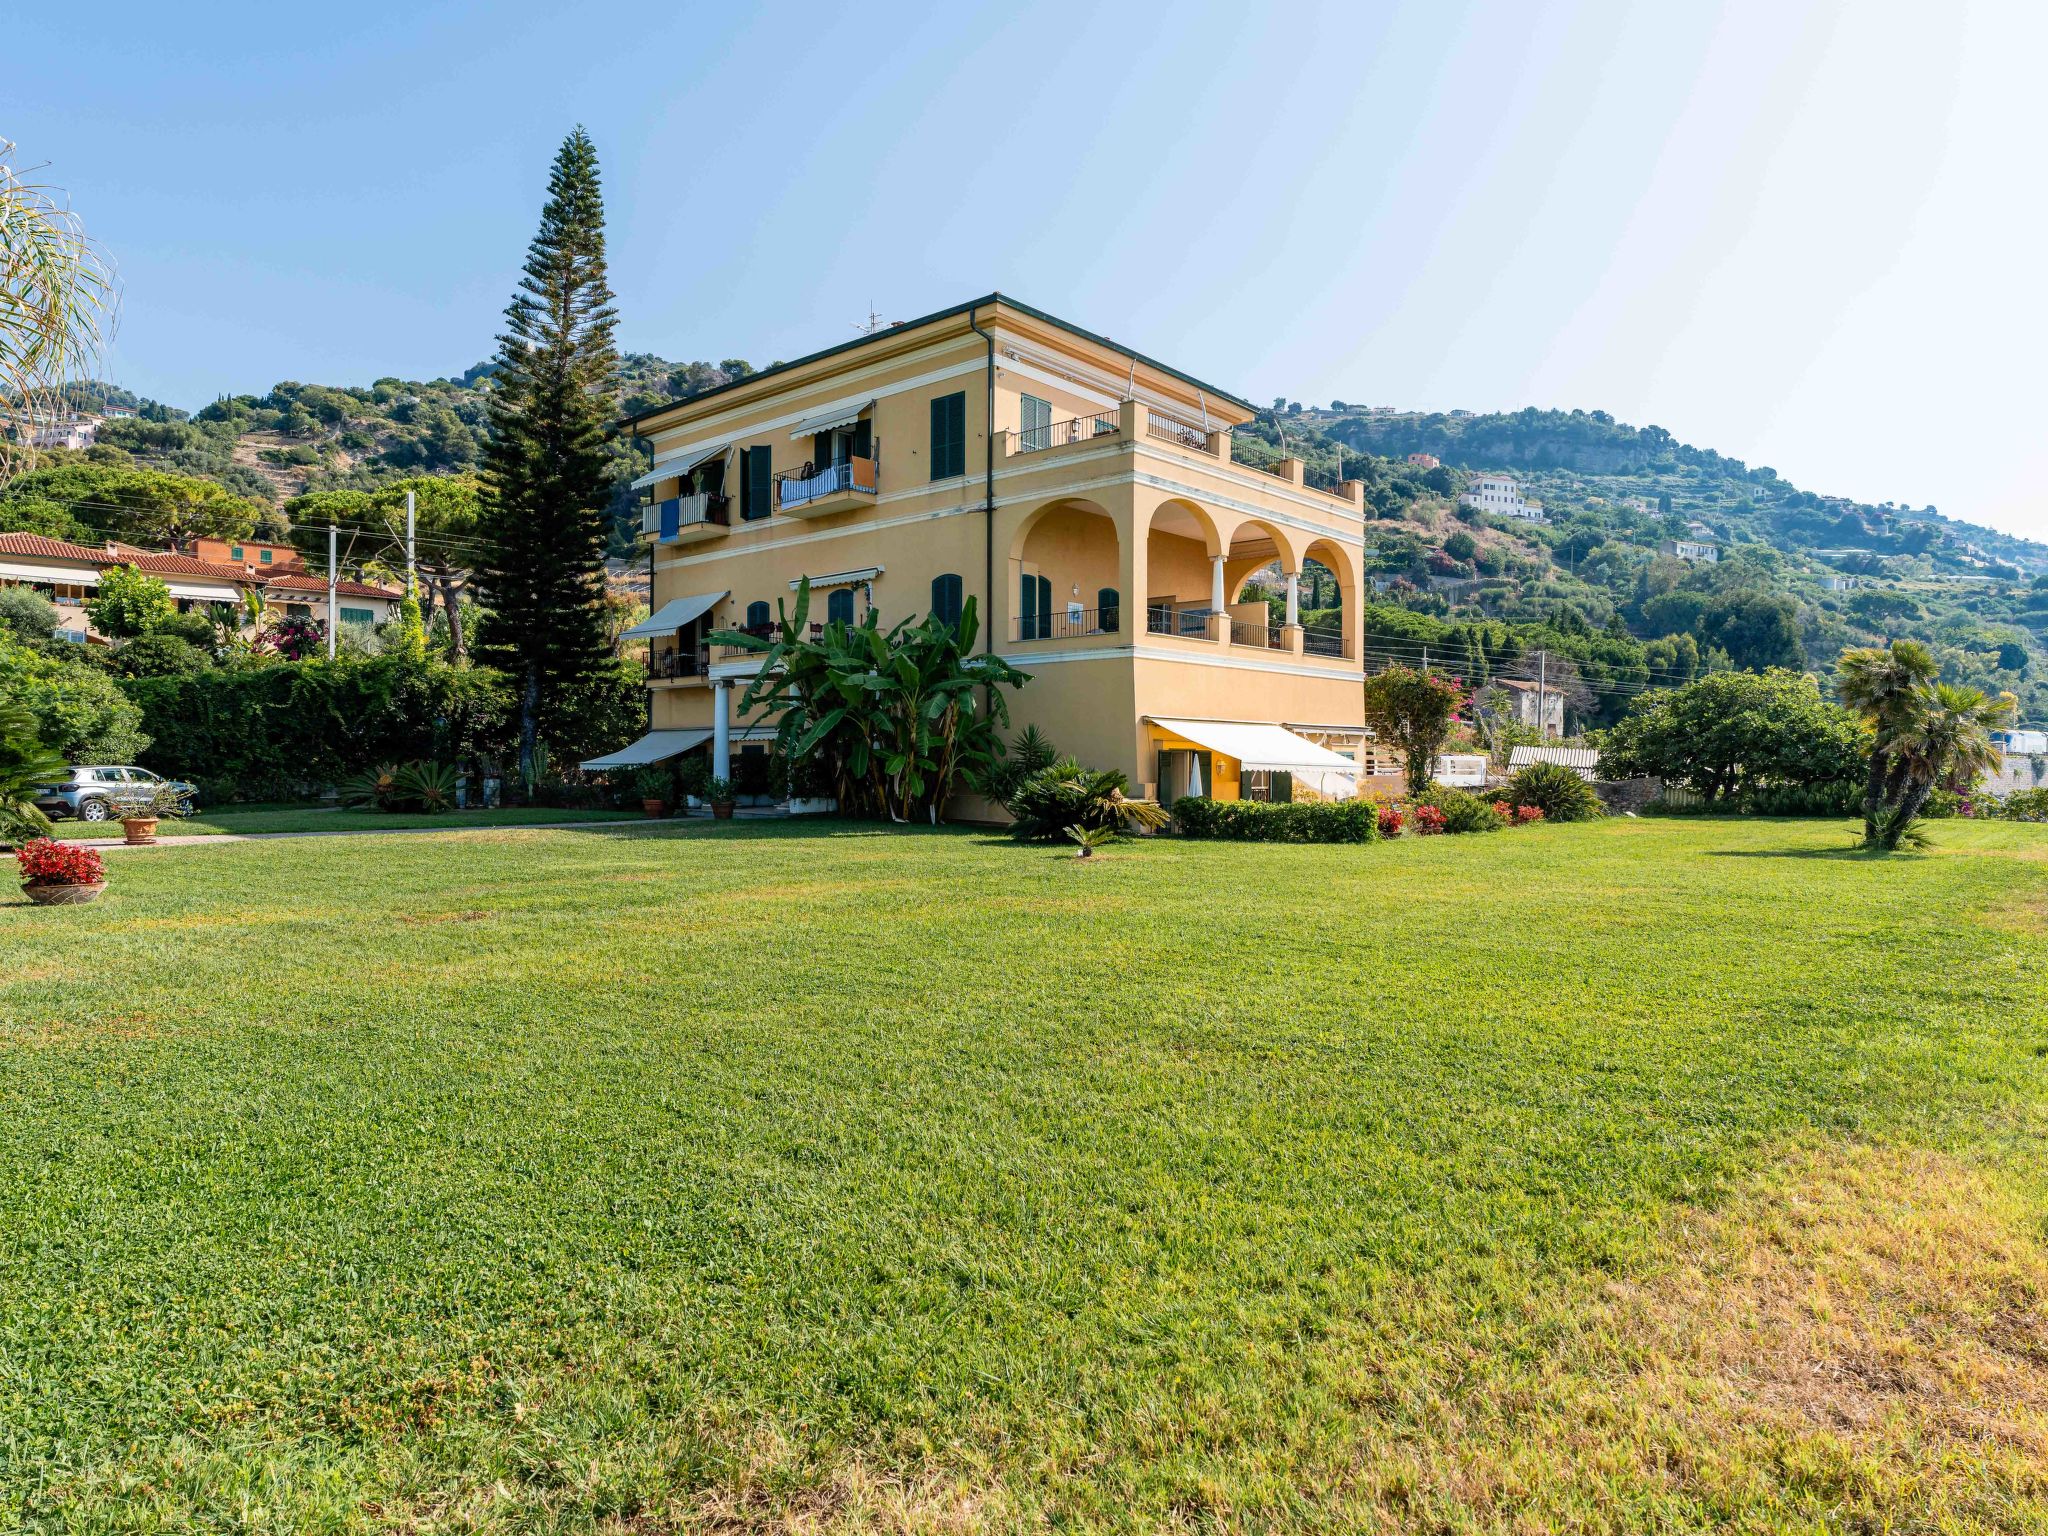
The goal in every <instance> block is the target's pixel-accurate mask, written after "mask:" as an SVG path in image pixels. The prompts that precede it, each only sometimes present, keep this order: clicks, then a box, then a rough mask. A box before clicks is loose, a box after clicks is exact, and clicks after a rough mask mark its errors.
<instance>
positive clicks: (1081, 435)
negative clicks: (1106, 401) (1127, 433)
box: [1010, 411, 1119, 454]
mask: <svg viewBox="0 0 2048 1536" xmlns="http://www.w3.org/2000/svg"><path fill="white" fill-rule="evenodd" d="M1118 427H1119V423H1118V420H1117V413H1116V412H1115V411H1104V412H1102V413H1100V414H1098V415H1094V416H1075V417H1072V418H1070V419H1068V420H1066V421H1054V422H1048V423H1047V424H1046V425H1044V426H1042V427H1026V428H1024V429H1023V430H1022V431H1020V432H1019V433H1017V435H1016V436H1015V437H1013V438H1012V439H1011V440H1010V452H1011V453H1013V454H1014V453H1043V452H1044V451H1045V450H1046V449H1048V448H1065V447H1066V446H1067V445H1068V444H1070V443H1085V442H1087V441H1089V440H1090V439H1091V438H1097V437H1115V436H1116V434H1117V431H1118Z"/></svg>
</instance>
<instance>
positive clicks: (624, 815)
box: [55, 805, 641, 837]
mask: <svg viewBox="0 0 2048 1536" xmlns="http://www.w3.org/2000/svg"><path fill="white" fill-rule="evenodd" d="M640 816H641V812H639V811H564V810H550V809H548V808H547V807H546V806H539V805H535V806H505V807H500V808H498V809H496V810H488V811H486V810H474V811H422V812H417V813H413V812H406V813H400V812H393V811H358V810H344V809H342V808H341V807H339V806H331V805H251V806H228V807H225V808H223V809H221V810H217V811H208V810H202V811H201V813H200V814H199V815H197V816H190V817H184V818H172V819H169V820H166V821H163V822H161V823H159V824H158V826H157V833H158V835H159V836H162V837H193V836H202V837H214V836H219V835H221V834H223V833H229V832H242V833H250V832H352V831H359V832H376V831H393V830H396V829H399V828H404V827H518V826H528V825H531V824H533V823H536V822H538V823H542V824H553V823H555V822H565V821H635V820H638V819H639V818H640ZM55 829H56V835H57V836H58V837H119V836H120V835H121V824H120V823H119V822H106V821H101V822H91V821H79V820H76V819H75V818H74V819H68V820H65V821H60V822H57V823H56V824H55Z"/></svg>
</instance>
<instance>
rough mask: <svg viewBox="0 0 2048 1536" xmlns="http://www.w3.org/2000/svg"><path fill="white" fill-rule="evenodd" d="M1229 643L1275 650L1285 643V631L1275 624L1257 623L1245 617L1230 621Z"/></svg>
mask: <svg viewBox="0 0 2048 1536" xmlns="http://www.w3.org/2000/svg"><path fill="white" fill-rule="evenodd" d="M1230 643H1231V644H1232V645H1251V646H1258V647H1260V648H1262V649H1264V650H1268V651H1277V650H1280V649H1282V648H1283V647H1285V646H1286V644H1287V631H1286V630H1284V629H1282V628H1281V627H1280V626H1279V625H1277V624H1259V623H1255V622H1251V621H1248V620H1245V619H1232V620H1231V621H1230Z"/></svg>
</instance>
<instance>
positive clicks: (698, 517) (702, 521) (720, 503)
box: [640, 491, 732, 544]
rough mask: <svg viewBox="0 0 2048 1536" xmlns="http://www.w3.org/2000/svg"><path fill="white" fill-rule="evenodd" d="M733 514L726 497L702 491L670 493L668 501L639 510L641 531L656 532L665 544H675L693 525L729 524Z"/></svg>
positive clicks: (715, 525)
mask: <svg viewBox="0 0 2048 1536" xmlns="http://www.w3.org/2000/svg"><path fill="white" fill-rule="evenodd" d="M731 515H732V514H731V512H730V510H729V504H728V502H727V500H726V498H725V497H723V496H716V495H713V494H712V493H711V492H709V491H699V492H697V493H696V494H695V495H694V496H671V497H669V498H668V499H667V500H666V501H655V502H649V503H648V504H647V505H646V506H645V507H643V508H641V510H640V531H641V532H642V533H651V534H653V535H654V536H655V538H656V539H658V540H659V541H660V542H661V543H663V544H672V543H674V542H675V540H676V539H677V538H678V537H679V536H680V535H681V534H683V533H684V532H686V531H688V530H690V529H693V528H706V527H716V528H724V527H727V526H729V525H730V520H731Z"/></svg>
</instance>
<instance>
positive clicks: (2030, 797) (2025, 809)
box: [2003, 789, 2048, 821]
mask: <svg viewBox="0 0 2048 1536" xmlns="http://www.w3.org/2000/svg"><path fill="white" fill-rule="evenodd" d="M2003 814H2004V815H2005V816H2006V818H2007V819H2008V820H2011V821H2048V789H2023V790H2020V791H2019V792H2018V793H2016V794H2011V795H2007V796H2006V797H2005V805H2004V807H2003Z"/></svg>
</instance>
